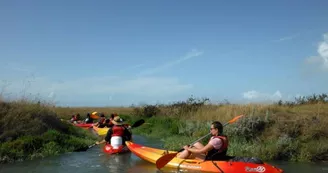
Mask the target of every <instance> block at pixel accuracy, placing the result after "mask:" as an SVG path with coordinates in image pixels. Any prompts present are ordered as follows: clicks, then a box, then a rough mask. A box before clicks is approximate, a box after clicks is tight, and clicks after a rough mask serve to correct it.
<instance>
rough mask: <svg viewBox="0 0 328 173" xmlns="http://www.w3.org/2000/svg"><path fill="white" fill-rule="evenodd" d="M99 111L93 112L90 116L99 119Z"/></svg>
mask: <svg viewBox="0 0 328 173" xmlns="http://www.w3.org/2000/svg"><path fill="white" fill-rule="evenodd" d="M97 113H98V112H92V113H91V115H90V117H91V118H92V119H94V120H96V119H98V118H99V116H98V115H97Z"/></svg>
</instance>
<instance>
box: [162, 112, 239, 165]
mask: <svg viewBox="0 0 328 173" xmlns="http://www.w3.org/2000/svg"><path fill="white" fill-rule="evenodd" d="M242 116H244V115H239V116H237V117H235V118H233V119H232V120H230V121H229V122H227V123H225V124H224V125H223V126H226V125H228V124H232V123H234V122H236V121H237V120H238V119H239V118H241V117H242ZM210 134H211V133H208V134H206V135H205V136H202V137H201V138H199V139H197V140H196V141H194V142H193V143H191V144H190V146H193V145H194V144H195V143H196V142H198V141H200V140H202V139H204V138H205V137H207V136H208V135H210ZM183 150H184V149H181V150H179V151H178V152H177V153H169V154H165V155H163V156H162V157H160V158H159V159H157V161H156V167H157V169H161V168H163V167H164V166H165V165H166V164H167V163H169V162H170V161H171V160H172V159H173V158H174V157H175V156H176V155H177V154H178V153H179V152H181V151H183Z"/></svg>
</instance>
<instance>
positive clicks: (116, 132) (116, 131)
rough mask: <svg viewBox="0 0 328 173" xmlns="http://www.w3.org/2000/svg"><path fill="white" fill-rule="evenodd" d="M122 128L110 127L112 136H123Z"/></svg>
mask: <svg viewBox="0 0 328 173" xmlns="http://www.w3.org/2000/svg"><path fill="white" fill-rule="evenodd" d="M124 129H125V128H124V127H123V126H117V125H114V126H113V127H112V131H113V133H112V136H123V135H124Z"/></svg>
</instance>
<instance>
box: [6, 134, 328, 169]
mask: <svg viewBox="0 0 328 173" xmlns="http://www.w3.org/2000/svg"><path fill="white" fill-rule="evenodd" d="M133 139H134V142H136V143H139V144H144V145H147V146H151V147H157V148H162V147H163V146H162V142H160V141H158V140H154V139H149V138H146V137H143V136H138V135H134V136H133ZM269 163H270V164H272V165H275V166H277V167H279V168H282V169H283V170H284V171H285V172H287V173H328V164H304V163H303V164H302V163H290V162H269ZM0 172H1V173H58V172H65V173H66V172H67V173H69V172H72V173H73V172H74V173H91V172H92V173H96V172H97V173H125V172H127V173H169V172H170V173H174V172H177V170H176V169H170V168H165V169H163V170H161V171H160V170H157V169H156V166H155V165H154V164H151V163H148V162H146V161H144V160H141V159H139V158H138V157H137V156H135V155H134V154H132V153H131V152H129V153H125V154H118V155H108V154H104V153H103V151H102V148H101V146H95V147H93V148H91V149H89V150H88V151H86V152H73V153H66V154H62V155H59V156H52V157H47V158H44V159H37V160H32V161H24V162H19V163H13V164H3V165H0ZM193 173H194V172H193Z"/></svg>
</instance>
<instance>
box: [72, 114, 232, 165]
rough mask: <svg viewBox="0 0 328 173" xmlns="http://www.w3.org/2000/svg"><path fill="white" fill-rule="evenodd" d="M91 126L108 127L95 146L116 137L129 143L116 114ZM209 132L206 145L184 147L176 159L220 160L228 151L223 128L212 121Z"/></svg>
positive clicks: (76, 117) (128, 134)
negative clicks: (103, 136) (102, 137)
mask: <svg viewBox="0 0 328 173" xmlns="http://www.w3.org/2000/svg"><path fill="white" fill-rule="evenodd" d="M96 114H97V112H93V113H91V114H90V113H88V114H87V118H86V119H85V120H84V123H93V121H94V120H95V119H94V118H93V117H95V116H96ZM79 119H80V114H76V115H73V116H72V119H71V122H75V123H76V122H80V120H79ZM93 126H96V127H98V128H104V127H108V128H109V130H108V132H107V134H106V137H105V138H104V140H102V141H100V142H96V144H101V143H105V142H107V143H109V144H110V143H113V140H115V139H116V138H117V137H120V138H121V139H120V140H121V142H120V143H122V144H123V145H125V141H129V140H131V138H132V134H131V131H130V128H131V127H130V126H129V125H126V124H124V120H123V119H122V118H120V117H119V116H118V115H117V113H112V114H111V115H110V117H109V118H108V119H107V118H106V117H105V114H104V113H100V118H99V120H98V122H96V123H93ZM210 132H211V135H212V137H211V138H210V140H209V142H208V143H207V145H205V146H204V145H203V144H201V143H200V142H197V143H195V144H194V145H193V146H184V147H183V148H184V151H182V152H180V153H179V154H178V155H177V157H178V158H182V159H186V158H195V159H200V160H217V159H219V160H220V159H222V158H223V157H225V156H226V153H227V150H228V138H227V136H224V135H223V126H222V124H221V123H220V122H219V121H214V122H213V123H212V124H211V128H210Z"/></svg>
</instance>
